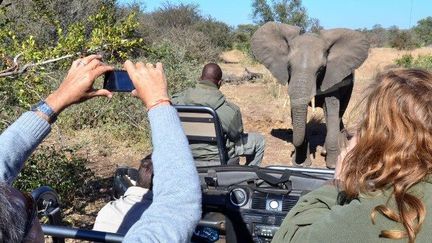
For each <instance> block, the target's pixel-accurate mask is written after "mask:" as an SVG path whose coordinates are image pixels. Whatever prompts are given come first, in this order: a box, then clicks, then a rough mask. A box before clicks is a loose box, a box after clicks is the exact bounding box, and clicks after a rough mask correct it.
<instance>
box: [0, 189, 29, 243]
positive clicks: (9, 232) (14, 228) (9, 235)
mask: <svg viewBox="0 0 432 243" xmlns="http://www.w3.org/2000/svg"><path fill="white" fill-rule="evenodd" d="M11 197H12V192H11V187H10V186H9V185H7V184H6V183H3V182H0V219H1V220H0V242H21V241H22V240H23V237H24V234H25V232H24V231H25V227H26V219H27V212H26V210H25V208H22V207H21V206H19V205H16V204H12V203H11Z"/></svg>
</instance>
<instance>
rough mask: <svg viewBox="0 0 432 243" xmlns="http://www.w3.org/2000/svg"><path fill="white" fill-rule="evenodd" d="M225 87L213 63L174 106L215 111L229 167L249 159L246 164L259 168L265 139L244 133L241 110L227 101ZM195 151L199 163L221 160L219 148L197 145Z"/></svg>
mask: <svg viewBox="0 0 432 243" xmlns="http://www.w3.org/2000/svg"><path fill="white" fill-rule="evenodd" d="M221 84H222V70H221V68H220V67H219V65H217V64H215V63H209V64H207V65H205V66H204V68H203V70H202V74H201V78H200V80H199V81H198V83H197V84H196V86H195V88H189V89H186V90H185V91H183V92H181V93H178V94H174V95H173V97H172V102H173V104H176V105H200V106H207V107H210V108H212V109H213V110H215V111H216V113H217V115H218V117H219V120H220V122H221V124H222V129H223V132H224V135H226V137H227V144H226V147H227V150H228V157H229V159H230V160H229V164H230V163H233V162H234V161H237V162H234V163H238V156H245V157H246V164H248V165H256V166H259V165H260V163H261V161H262V159H263V156H264V148H265V140H264V136H262V135H261V134H258V133H249V134H248V133H244V132H243V122H242V117H241V113H240V108H239V107H238V106H236V105H235V104H233V103H231V102H229V101H228V100H227V99H226V98H225V96H224V95H223V94H222V92H221V91H220V90H219V88H220V86H221ZM191 149H192V154H193V155H194V159H196V160H200V161H201V160H202V161H214V160H219V154H218V148H217V146H215V145H210V144H206V143H193V144H191ZM236 158H237V160H236Z"/></svg>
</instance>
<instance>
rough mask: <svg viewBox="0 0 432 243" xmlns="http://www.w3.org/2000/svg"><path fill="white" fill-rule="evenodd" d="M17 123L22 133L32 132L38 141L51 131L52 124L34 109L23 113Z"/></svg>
mask: <svg viewBox="0 0 432 243" xmlns="http://www.w3.org/2000/svg"><path fill="white" fill-rule="evenodd" d="M15 124H16V125H17V128H18V129H19V130H20V131H21V132H22V133H25V134H31V135H32V136H33V137H34V138H35V139H36V140H37V141H40V140H42V139H44V138H45V137H46V136H47V135H48V134H49V133H50V131H51V126H50V124H49V123H48V122H47V121H46V120H45V119H43V118H41V117H39V116H38V115H37V114H36V113H35V112H33V111H28V112H26V113H24V114H22V115H21V117H20V118H18V120H17V121H16V122H15Z"/></svg>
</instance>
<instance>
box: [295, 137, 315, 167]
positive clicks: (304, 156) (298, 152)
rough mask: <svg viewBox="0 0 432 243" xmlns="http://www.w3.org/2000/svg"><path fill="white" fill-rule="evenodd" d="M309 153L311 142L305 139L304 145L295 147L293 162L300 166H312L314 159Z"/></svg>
mask: <svg viewBox="0 0 432 243" xmlns="http://www.w3.org/2000/svg"><path fill="white" fill-rule="evenodd" d="M309 154H310V151H309V142H308V141H307V139H305V140H304V142H303V144H302V145H300V146H298V147H295V151H294V154H293V155H292V164H293V165H294V166H298V167H309V166H311V165H312V160H311V159H310V156H309Z"/></svg>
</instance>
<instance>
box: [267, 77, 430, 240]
mask: <svg viewBox="0 0 432 243" xmlns="http://www.w3.org/2000/svg"><path fill="white" fill-rule="evenodd" d="M370 88H371V89H370V91H371V92H370V95H369V96H368V97H367V99H366V104H365V108H364V109H363V110H362V112H361V113H359V114H363V117H362V118H361V119H360V122H359V123H358V126H357V127H356V129H355V132H354V137H353V138H352V139H351V141H350V143H349V144H348V148H347V151H348V152H343V153H341V156H345V157H344V158H341V159H340V160H339V161H338V164H337V165H336V170H335V174H334V178H335V179H334V180H331V181H329V182H328V183H326V184H325V185H323V186H322V187H320V188H318V189H316V190H313V191H312V192H310V193H308V194H306V195H304V196H303V197H301V198H300V200H299V201H298V202H297V204H296V205H295V206H294V207H293V208H292V209H291V210H290V212H289V213H288V214H287V216H286V218H285V219H284V221H283V223H282V225H281V227H280V229H279V230H278V231H277V233H276V234H275V237H274V238H273V241H272V242H410V243H413V242H431V229H432V214H431V211H432V169H431V168H432V74H431V73H429V72H427V71H423V70H418V69H396V70H390V71H388V72H386V73H384V74H381V75H379V76H378V77H377V78H376V80H375V81H374V82H373V83H372V85H371V87H370Z"/></svg>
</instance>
